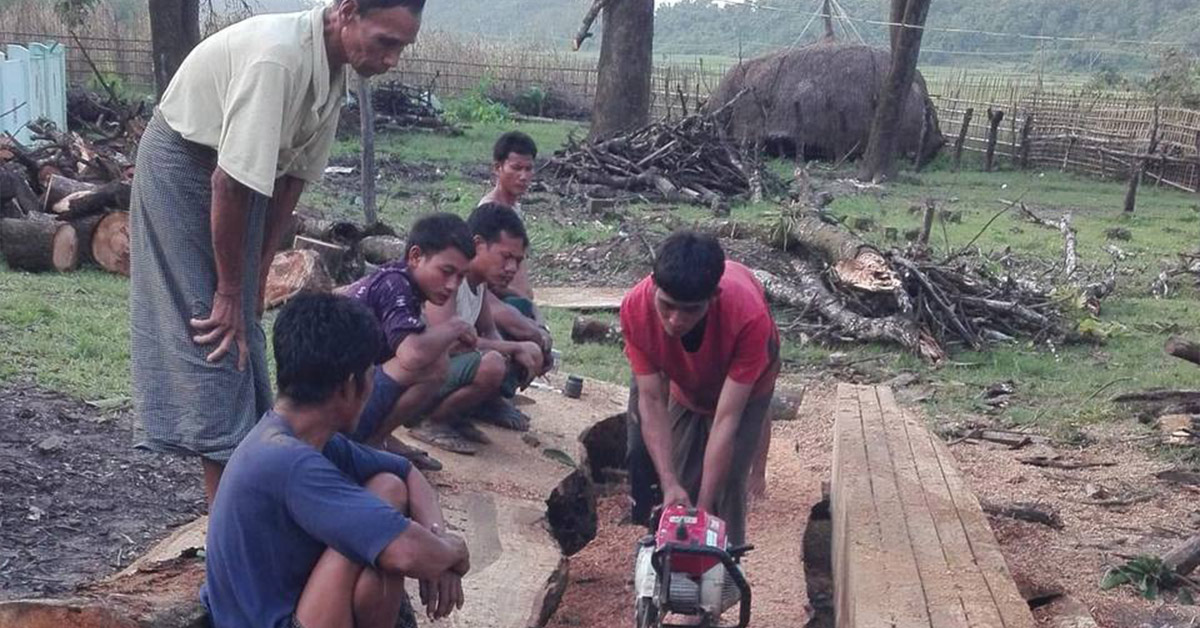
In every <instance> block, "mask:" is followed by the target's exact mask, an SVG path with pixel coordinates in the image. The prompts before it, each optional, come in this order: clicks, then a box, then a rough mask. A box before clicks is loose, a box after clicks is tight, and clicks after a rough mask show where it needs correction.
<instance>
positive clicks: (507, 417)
mask: <svg viewBox="0 0 1200 628" xmlns="http://www.w3.org/2000/svg"><path fill="white" fill-rule="evenodd" d="M475 417H476V418H478V419H479V420H480V421H483V422H485V423H490V424H492V425H495V426H498V427H502V428H504V429H506V430H513V431H514V432H528V431H529V423H530V419H529V415H527V414H525V413H524V412H521V411H520V410H518V409H517V407H516V406H514V405H513V404H512V403H511V402H510V401H508V400H507V399H497V400H494V401H490V402H487V403H485V404H483V405H482V406H480V407H479V410H478V411H477V412H476V414H475Z"/></svg>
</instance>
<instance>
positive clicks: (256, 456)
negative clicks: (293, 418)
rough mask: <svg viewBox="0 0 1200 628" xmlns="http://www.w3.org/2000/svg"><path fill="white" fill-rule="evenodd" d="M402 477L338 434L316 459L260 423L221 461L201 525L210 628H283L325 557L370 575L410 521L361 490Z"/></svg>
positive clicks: (271, 418)
mask: <svg viewBox="0 0 1200 628" xmlns="http://www.w3.org/2000/svg"><path fill="white" fill-rule="evenodd" d="M411 468H412V465H411V464H410V463H409V462H408V460H406V459H405V458H402V457H400V456H397V455H394V454H389V453H386V452H381V451H377V450H374V449H371V448H369V447H365V446H363V445H359V444H357V443H354V442H351V441H350V440H349V439H348V438H346V437H345V436H342V435H341V434H335V435H334V436H333V438H331V439H330V440H329V442H328V443H327V444H326V445H325V449H324V451H320V452H318V451H317V450H316V449H313V447H312V446H311V445H309V444H308V443H305V442H303V441H301V440H299V439H297V438H296V436H295V435H294V434H293V433H292V430H291V427H290V426H289V425H288V424H287V423H286V422H284V420H283V418H282V417H280V416H279V415H278V414H276V413H275V412H274V411H270V412H267V413H266V414H265V415H263V418H262V420H260V421H259V422H258V425H257V426H255V427H254V429H253V430H251V431H250V433H249V434H248V435H247V436H246V438H245V439H244V440H243V441H242V443H241V444H240V445H238V447H237V449H236V450H234V452H233V456H232V457H231V458H230V459H229V464H228V465H227V466H226V467H225V472H224V474H223V475H222V477H221V488H220V490H218V491H217V499H216V501H215V503H214V504H213V507H212V514H211V516H210V518H209V522H208V542H207V547H206V561H207V564H206V567H205V570H206V582H205V584H204V587H203V588H202V589H201V590H200V597H201V599H203V600H204V604H205V606H207V607H208V612H209V613H210V615H211V616H212V620H213V625H214V626H215V627H216V628H265V627H268V626H269V627H287V626H289V625H290V621H291V616H292V614H293V613H294V612H295V609H296V604H297V602H299V600H300V594H301V592H302V591H303V590H304V585H305V584H306V583H307V582H308V577H309V574H310V573H311V572H312V569H313V567H314V566H316V564H317V560H318V559H319V558H320V557H321V554H322V553H323V552H324V551H325V549H326V548H327V547H332V548H334V549H336V550H337V551H338V552H341V553H342V554H343V555H344V556H346V557H347V558H350V559H351V560H353V561H355V562H357V563H361V564H364V565H375V560H376V559H377V558H378V557H379V554H380V552H382V551H383V549H384V548H385V547H387V545H388V544H389V543H391V542H392V540H393V539H395V538H396V537H397V536H398V535H399V534H400V533H401V532H403V531H404V530H405V529H406V528H407V527H408V524H409V520H408V519H407V518H406V517H405V516H404V515H403V514H402V513H401V512H399V511H397V510H396V509H395V508H393V507H391V506H390V505H388V504H387V503H385V502H384V501H383V500H381V499H379V498H378V497H376V496H375V495H373V494H371V493H369V492H367V490H366V489H365V488H363V486H362V485H363V484H364V483H366V481H367V480H369V479H370V478H371V476H373V475H375V474H377V473H394V474H396V475H398V476H400V477H401V478H404V477H407V476H408V472H409V469H411Z"/></svg>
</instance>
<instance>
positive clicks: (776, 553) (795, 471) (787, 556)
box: [550, 382, 833, 628]
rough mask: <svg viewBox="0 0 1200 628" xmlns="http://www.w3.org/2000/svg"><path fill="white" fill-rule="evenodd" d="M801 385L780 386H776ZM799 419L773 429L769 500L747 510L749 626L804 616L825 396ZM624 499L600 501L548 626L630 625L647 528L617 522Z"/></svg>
mask: <svg viewBox="0 0 1200 628" xmlns="http://www.w3.org/2000/svg"><path fill="white" fill-rule="evenodd" d="M802 385H803V384H802V383H801V382H783V383H781V385H780V388H781V390H783V389H787V390H791V389H793V388H795V387H798V386H802ZM799 416H800V418H799V419H798V420H796V421H792V422H787V423H775V424H774V429H773V430H772V438H773V439H774V442H773V443H772V447H771V455H770V458H769V460H768V465H767V487H768V488H767V497H766V499H765V500H764V501H759V502H757V503H755V504H754V505H753V507H752V510H751V513H750V517H749V521H748V526H749V531H748V537H749V542H751V543H753V544H754V545H755V549H754V550H753V551H751V552H750V553H749V554H748V555H747V556H746V558H745V563H744V564H745V568H746V574H747V578H748V580H749V581H750V586H751V591H752V594H753V601H754V603H753V607H752V609H751V625H752V626H756V627H761V628H792V627H799V626H803V625H804V624H805V621H806V618H807V613H806V610H805V609H806V604H807V599H808V598H807V594H806V592H805V582H804V567H803V564H802V561H803V552H802V540H803V537H804V529H805V524H806V522H807V520H808V512H809V510H810V509H811V508H812V506H813V504H815V503H816V502H818V501H820V500H821V482H822V481H823V480H824V479H825V478H826V477H828V475H829V459H828V455H823V454H822V453H821V451H822V449H823V448H824V449H827V443H828V440H829V437H828V436H829V433H830V427H831V425H832V421H833V418H832V417H833V411H832V407H831V405H830V402H829V391H827V390H822V391H819V392H818V393H817V394H814V395H811V396H807V397H806V398H805V403H804V405H802V406H801V410H800V413H799ZM814 452H815V455H813V454H814ZM626 495H627V493H626V492H624V491H622V492H620V493H619V494H617V495H613V496H609V497H605V498H603V499H602V500H601V501H600V504H599V518H600V529H599V532H598V533H597V535H596V539H595V540H593V541H592V542H591V543H590V544H589V545H588V546H587V547H586V548H584V549H583V551H581V552H580V553H579V554H577V555H575V556H573V557H572V558H571V578H570V580H571V581H570V585H569V586H568V587H567V592H566V594H565V595H564V596H563V600H562V604H561V605H560V606H559V609H558V613H557V614H556V615H555V616H554V618H553V619H552V620H551V622H550V625H551V626H615V625H625V624H630V623H632V621H633V558H634V550H635V545H636V543H637V541H638V539H639V538H641V536H642V535H643V534H645V528H642V527H640V526H632V525H628V524H624V525H622V524H621V523H620V521H621V520H622V518H624V517H625V516H626V514H627V512H628V498H627V496H626ZM728 619H732V616H730V618H727V620H728Z"/></svg>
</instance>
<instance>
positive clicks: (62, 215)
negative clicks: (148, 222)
mask: <svg viewBox="0 0 1200 628" xmlns="http://www.w3.org/2000/svg"><path fill="white" fill-rule="evenodd" d="M127 123H128V120H126V121H125V124H127ZM30 128H31V130H32V131H33V137H34V143H33V144H32V145H31V146H25V145H22V144H21V143H19V142H17V141H16V140H14V139H12V138H11V137H7V138H0V251H2V252H3V254H4V258H5V260H6V261H7V262H8V266H9V268H12V269H16V270H25V271H30V272H46V271H59V272H65V271H70V270H74V269H75V268H77V267H78V266H79V265H80V264H81V263H89V264H94V265H96V266H99V267H101V268H103V269H105V270H107V271H109V272H113V273H120V274H122V275H126V276H127V275H128V274H129V213H128V212H129V194H130V183H129V182H130V179H131V177H132V175H133V163H132V161H131V160H130V159H129V158H128V157H126V155H125V153H124V152H122V151H120V150H117V149H116V148H113V147H112V146H111V145H110V144H109V143H107V142H93V141H90V140H89V139H86V138H85V137H84V136H83V135H82V134H81V133H78V132H69V133H68V132H62V131H59V130H58V129H56V128H54V126H53V125H52V124H49V123H45V122H38V123H34V124H31V125H30ZM124 135H125V133H124V132H122V134H121V136H120V137H113V138H112V140H113V141H123V140H122V138H123V137H124Z"/></svg>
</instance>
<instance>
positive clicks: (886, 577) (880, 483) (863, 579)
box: [854, 386, 930, 628]
mask: <svg viewBox="0 0 1200 628" xmlns="http://www.w3.org/2000/svg"><path fill="white" fill-rule="evenodd" d="M858 403H859V410H860V412H861V413H862V426H863V438H864V440H865V441H866V449H867V466H868V474H869V477H870V478H871V491H872V493H873V495H874V502H875V520H876V521H877V522H879V528H880V535H881V541H882V546H881V547H880V553H881V557H880V561H879V562H878V563H876V564H877V565H878V566H880V567H882V569H879V568H876V569H873V570H870V571H865V572H862V573H858V574H854V575H855V576H856V577H857V578H858V579H859V580H858V583H857V585H856V588H859V589H861V590H860V591H859V592H858V594H859V596H860V602H862V603H863V606H862V607H860V608H859V611H860V612H859V614H858V616H859V621H860V623H863V622H865V623H863V625H876V624H877V623H879V622H880V621H883V620H884V619H885V618H890V621H891V622H892V623H893V624H894V625H895V626H896V627H897V628H902V627H908V626H928V625H930V618H929V610H928V607H927V604H928V603H927V600H926V599H925V592H924V589H923V588H922V586H921V575H920V572H919V571H918V570H917V559H916V556H915V555H914V553H913V545H912V539H911V538H910V537H909V535H908V528H907V526H906V525H905V523H904V515H905V513H904V507H903V505H902V504H901V501H900V487H899V485H898V484H897V482H896V469H895V466H894V465H893V462H892V458H891V453H890V452H889V450H888V443H887V433H886V430H885V429H884V425H883V416H882V413H881V412H880V407H879V400H878V397H877V396H876V395H875V390H874V388H873V387H869V386H864V387H861V388H859V389H858Z"/></svg>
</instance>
